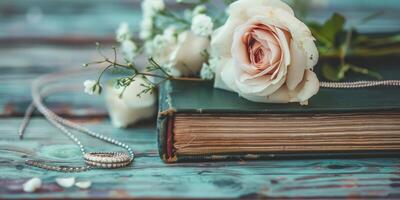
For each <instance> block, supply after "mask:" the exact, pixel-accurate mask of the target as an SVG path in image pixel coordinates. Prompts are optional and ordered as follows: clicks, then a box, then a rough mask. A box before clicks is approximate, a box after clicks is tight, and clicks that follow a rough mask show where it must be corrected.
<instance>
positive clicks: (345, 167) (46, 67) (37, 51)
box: [0, 0, 400, 199]
mask: <svg viewBox="0 0 400 200" xmlns="http://www.w3.org/2000/svg"><path fill="white" fill-rule="evenodd" d="M49 2H53V1H44V0H36V1H18V0H17V1H11V0H10V1H7V0H4V1H1V2H0V15H1V17H0V30H1V31H0V198H2V199H11V198H15V199H27V198H40V199H46V198H47V199H56V198H89V199H97V198H104V199H111V198H156V199H163V198H168V199H176V198H190V199H195V198H225V199H228V198H242V199H255V198H260V199H262V198H288V199H290V198H292V199H299V198H304V199H321V198H346V199H351V198H389V199H396V198H397V199H398V198H400V159H399V158H369V159H336V160H332V159H320V160H271V161H261V162H245V161H241V162H216V163H185V164H170V165H168V164H165V163H163V162H162V161H161V160H160V159H159V157H158V154H157V144H156V130H155V123H153V121H155V120H150V121H148V122H143V123H140V124H139V125H137V126H134V127H132V128H130V129H126V130H119V129H115V128H113V127H112V126H111V124H110V123H109V119H108V117H107V112H106V110H105V107H104V103H103V101H102V99H101V98H94V97H89V96H86V95H84V94H83V93H68V94H67V93H65V94H58V95H53V96H51V97H50V98H49V99H48V101H47V103H48V104H49V105H50V107H51V108H52V109H53V110H55V111H56V112H57V113H59V114H61V115H63V116H64V117H67V118H69V119H71V120H73V121H75V122H78V123H80V124H82V125H83V126H86V127H88V128H90V129H92V130H95V131H98V132H101V133H104V134H106V135H109V136H112V137H115V138H117V139H119V140H123V141H124V142H126V143H128V144H129V145H131V146H132V147H133V149H134V151H135V153H136V154H137V158H136V160H135V161H134V163H133V164H132V165H131V166H129V167H127V168H124V169H116V170H93V171H88V172H84V173H79V174H62V173H57V172H49V171H45V170H41V169H36V168H31V167H28V166H26V165H25V164H24V161H25V160H26V159H27V158H35V159H44V160H47V161H56V162H57V163H59V164H63V165H70V164H79V163H81V162H82V159H81V156H80V152H79V150H78V148H77V146H75V145H74V144H73V143H72V142H70V141H69V139H68V138H67V137H65V136H64V135H62V134H61V133H60V132H59V131H58V130H57V129H55V128H54V127H53V126H51V125H50V124H49V123H48V122H47V121H46V120H44V119H43V117H42V116H40V115H35V117H34V119H33V121H32V122H31V124H30V126H29V128H28V129H27V133H26V137H25V140H23V141H20V140H19V139H18V135H17V131H18V127H19V125H20V123H21V120H22V115H23V112H24V110H25V108H26V107H27V106H28V104H29V102H30V83H31V82H32V80H33V79H34V78H36V77H38V76H40V75H42V74H45V73H48V72H55V71H60V70H63V69H66V68H79V66H81V64H82V63H84V62H87V61H90V60H94V59H95V58H96V52H95V50H94V48H93V43H94V42H95V41H97V40H99V41H102V42H103V43H106V44H107V45H111V43H110V42H111V41H112V38H111V37H110V35H111V34H112V33H113V32H114V29H115V28H116V26H117V24H118V22H119V21H121V20H124V19H125V20H126V19H132V20H133V22H132V23H133V24H135V23H137V21H138V12H137V3H138V1H133V2H131V1H126V0H119V1H118V2H120V3H119V4H117V3H115V1H107V0H101V1H93V0H90V1H84V3H82V2H81V1H75V0H74V1H61V2H62V4H63V5H62V6H56V5H55V4H54V3H49ZM78 2H80V3H78ZM98 2H100V3H98ZM135 9H136V11H135ZM330 9H331V8H330ZM392 14H393V13H392ZM99 20H100V21H102V22H103V24H101V25H99V24H98V23H94V22H95V21H97V22H98V21H99ZM375 25H376V26H380V25H382V24H379V23H376V24H375ZM81 81H82V80H78V81H72V80H70V81H68V82H66V84H68V83H72V82H75V83H76V82H77V83H80V82H81ZM79 137H80V138H82V141H83V143H84V144H85V145H86V146H88V147H89V149H90V150H109V151H110V150H114V147H112V146H108V145H105V144H104V143H102V142H100V141H97V140H90V139H89V138H88V137H86V136H84V135H79ZM70 176H74V177H76V178H77V179H78V180H90V181H92V182H93V185H92V187H91V188H90V189H88V190H80V189H78V188H71V189H63V188H61V187H59V186H57V184H56V183H55V178H58V177H70ZM32 177H40V178H41V179H42V180H43V186H42V188H41V189H40V190H38V191H37V192H36V193H24V192H23V190H22V184H23V183H24V182H25V181H26V180H28V179H30V178H32Z"/></svg>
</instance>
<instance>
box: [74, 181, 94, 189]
mask: <svg viewBox="0 0 400 200" xmlns="http://www.w3.org/2000/svg"><path fill="white" fill-rule="evenodd" d="M75 186H76V187H78V188H80V189H88V188H90V186H92V182H90V181H80V182H76V183H75Z"/></svg>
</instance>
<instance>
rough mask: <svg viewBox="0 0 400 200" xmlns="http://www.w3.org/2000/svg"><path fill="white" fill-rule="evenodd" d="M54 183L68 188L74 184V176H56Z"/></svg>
mask: <svg viewBox="0 0 400 200" xmlns="http://www.w3.org/2000/svg"><path fill="white" fill-rule="evenodd" d="M56 183H57V184H58V185H59V186H61V187H63V188H70V187H72V186H74V184H75V178H74V177H71V178H56Z"/></svg>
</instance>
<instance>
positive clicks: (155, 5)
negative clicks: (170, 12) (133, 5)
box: [142, 0, 165, 17]
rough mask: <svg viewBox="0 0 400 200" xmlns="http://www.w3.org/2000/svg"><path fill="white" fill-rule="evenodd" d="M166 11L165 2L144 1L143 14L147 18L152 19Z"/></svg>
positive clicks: (161, 0)
mask: <svg viewBox="0 0 400 200" xmlns="http://www.w3.org/2000/svg"><path fill="white" fill-rule="evenodd" d="M164 9H165V3H164V1H163V0H144V1H143V2H142V11H143V14H144V15H145V16H147V17H152V16H154V15H155V14H157V12H159V11H161V10H164Z"/></svg>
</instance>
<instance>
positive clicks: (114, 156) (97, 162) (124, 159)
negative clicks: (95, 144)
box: [83, 152, 133, 169]
mask: <svg viewBox="0 0 400 200" xmlns="http://www.w3.org/2000/svg"><path fill="white" fill-rule="evenodd" d="M83 157H84V159H85V163H86V165H88V166H90V167H93V168H101V169H113V168H121V167H126V166H128V165H129V164H131V163H132V161H133V158H131V157H130V156H129V154H127V153H123V152H92V153H85V155H84V156H83Z"/></svg>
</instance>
